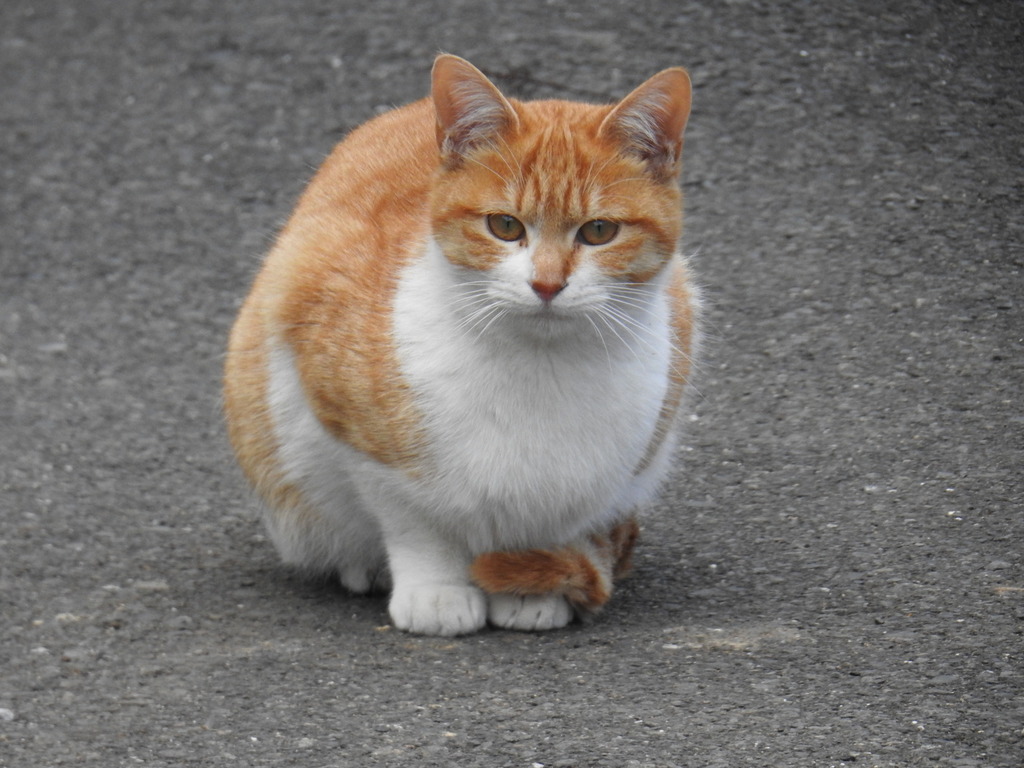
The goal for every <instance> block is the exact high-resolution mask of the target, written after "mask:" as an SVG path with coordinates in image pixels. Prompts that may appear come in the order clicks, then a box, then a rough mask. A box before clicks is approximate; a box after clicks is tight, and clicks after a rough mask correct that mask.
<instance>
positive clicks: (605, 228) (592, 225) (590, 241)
mask: <svg viewBox="0 0 1024 768" xmlns="http://www.w3.org/2000/svg"><path fill="white" fill-rule="evenodd" d="M618 231H619V225H618V224H616V223H615V222H614V221H606V220H605V219H594V220H593V221H588V222H587V223H586V224H584V225H583V226H582V227H580V229H579V232H577V233H576V236H577V237H578V238H579V239H580V242H583V243H586V244H587V245H604V244H605V243H610V242H611V241H612V238H614V237H615V235H616V234H617V233H618Z"/></svg>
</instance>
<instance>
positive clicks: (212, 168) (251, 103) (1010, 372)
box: [0, 0, 1024, 768]
mask: <svg viewBox="0 0 1024 768" xmlns="http://www.w3.org/2000/svg"><path fill="white" fill-rule="evenodd" d="M828 6H829V4H823V3H810V2H795V1H793V2H781V3H770V2H759V1H758V0H750V1H745V0H732V1H730V2H721V3H701V4H698V3H689V2H668V1H667V0H657V1H655V0H635V2H632V3H630V4H628V6H626V5H625V4H619V3H614V2H610V1H609V0H591V2H589V3H587V4H585V5H584V4H578V5H577V4H574V3H565V4H557V3H550V2H544V0H522V1H521V2H517V3H500V4H499V3H473V2H457V1H456V0H429V1H427V2H418V3H406V2H398V1H397V0H378V1H376V2H373V3H365V4H364V3H355V2H347V0H302V1H301V2H284V1H283V0H278V1H277V2H274V1H273V0H254V1H253V2H246V3H240V2H239V3H230V2H217V1H215V0H191V1H186V0H180V1H172V0H155V1H154V2H147V3H123V2H120V1H119V0H108V1H106V2H100V1H99V0H92V1H90V0H87V1H85V2H75V3H60V2H27V1H23V0H5V2H4V3H3V5H2V6H0V175H2V186H0V766H4V768H7V767H8V766H9V767H10V768H15V767H17V768H38V767H39V766H55V765H74V766H104V767H109V766H138V765H144V766H154V767H159V766H166V767H167V768H171V767H172V766H175V767H176V766H198V765H202V766H304V767H309V768H328V767H334V766H364V765H375V766H412V765H417V766H419V765H454V766H516V767H522V768H530V767H531V766H540V765H542V766H657V767H659V768H661V767H662V766H685V767H686V768H713V767H721V768H737V767H743V766H783V767H786V766H800V767H802V766H856V767H857V768H860V767H861V766H865V767H867V766H885V767H886V768H888V767H896V766H899V767H900V768H902V767H904V766H957V767H964V768H966V767H968V766H970V767H976V768H1019V767H1020V766H1021V765H1022V764H1024V730H1022V729H1024V691H1022V688H1024V662H1022V656H1024V638H1022V632H1024V572H1022V568H1024V557H1022V541H1024V515H1022V500H1024V490H1022V487H1021V485H1022V484H1021V479H1022V478H1021V466H1022V454H1024V450H1022V449H1024V438H1022V435H1024V425H1022V421H1024V420H1022V410H1021V394H1022V374H1024V369H1022V360H1024V358H1022V351H1024V344H1022V336H1024V318H1022V312H1021V303H1022V301H1024V278H1022V274H1021V270H1022V263H1024V235H1022V210H1024V207H1022V204H1024V190H1022V181H1021V180H1022V176H1024V175H1022V158H1024V142H1022V138H1021V125H1022V124H1024V103H1022V98H1024V85H1022V83H1024V56H1022V50H1024V45H1022V30H1024V5H1022V4H1020V3H1018V2H1000V1H997V0H992V2H982V3H963V4H959V3H951V2H938V3H936V2H932V1H931V0H906V1H905V2H901V3H882V2H874V1H871V2H864V3H857V4H849V6H848V7H844V8H842V9H835V10H826V8H828ZM439 49H443V50H449V51H452V52H454V53H458V54H460V55H463V56H466V57H468V58H470V59H471V60H472V61H474V62H475V63H477V64H478V65H479V66H481V67H482V68H483V69H484V70H485V71H487V72H488V74H490V75H491V76H492V77H493V78H494V79H495V80H496V81H497V82H498V83H499V84H501V86H502V87H503V88H505V89H507V90H509V91H510V92H512V93H514V94H516V95H518V96H521V97H548V96H560V97H568V98H577V99H587V100H599V101H604V100H609V99H612V98H616V97H619V96H621V95H623V94H624V93H625V92H626V91H627V90H628V89H629V88H631V87H632V86H633V85H634V84H636V83H639V82H640V81H641V80H642V79H644V78H645V77H646V76H648V75H650V74H652V73H653V72H655V71H657V70H658V69H660V68H662V67H666V66H670V65H676V64H682V65H685V66H687V67H689V68H690V70H691V73H692V75H693V79H694V82H695V84H696V91H695V98H694V112H693V117H692V120H691V124H690V126H691V127H690V128H689V132H688V138H687V146H686V152H687V161H686V169H685V183H686V189H687V193H688V219H687V221H688V230H687V235H686V246H687V249H688V250H689V251H692V252H694V253H695V254H696V257H695V263H696V266H697V269H698V271H699V273H700V275H701V279H702V282H703V284H704V286H705V288H706V291H707V295H708V298H709V301H710V311H709V325H708V345H707V346H708V353H707V356H706V359H705V360H704V363H703V367H702V372H701V375H700V380H699V382H698V387H699V390H700V394H699V396H698V397H696V398H695V399H694V401H693V405H692V409H693V416H692V419H691V422H692V423H691V424H690V426H689V432H688V437H687V439H686V441H685V443H686V444H685V445H684V449H683V450H682V451H681V452H680V456H679V469H678V474H677V478H676V481H675V482H674V483H673V485H672V487H671V488H670V489H669V490H668V492H667V493H666V496H665V499H664V502H663V503H662V504H660V505H659V507H658V508H657V509H655V510H652V512H651V513H650V515H649V516H647V518H646V519H645V523H644V539H643V541H642V544H641V549H640V551H639V555H638V568H637V571H636V573H635V575H634V577H633V578H632V579H631V580H630V581H629V582H628V583H627V584H626V585H625V586H624V587H623V589H622V591H621V592H620V593H619V595H618V598H617V600H616V601H615V602H614V604H613V605H612V606H611V607H610V609H609V610H608V611H607V612H606V613H605V614H604V615H603V616H602V617H601V618H600V619H599V620H597V621H596V622H595V623H593V624H591V625H588V626H576V627H572V628H570V629H567V630H565V631H558V632H554V633H551V634H545V635H530V634H516V633H506V632H494V631H490V632H485V633H483V634H480V635H477V636H473V637H469V638H465V639H459V640H438V639H424V638H418V637H411V636H407V635H403V634H400V633H397V632H395V631H394V630H391V629H389V628H388V627H387V613H386V610H385V604H384V602H383V601H381V600H375V599H365V598H353V597H350V596H347V595H346V594H344V593H343V592H341V591H340V590H339V589H336V588H334V587H332V586H331V585H324V584H311V583H308V582H304V581H302V580H301V579H298V578H296V577H294V576H292V575H290V574H289V573H288V572H287V571H286V570H284V569H282V568H281V567H280V566H279V565H278V564H277V561H276V559H275V556H274V553H273V552H272V550H271V547H270V545H269V544H268V542H266V541H265V540H264V538H263V536H262V535H261V532H260V530H259V527H258V526H257V524H256V523H255V522H254V521H253V520H252V519H251V517H250V513H251V510H252V506H253V505H252V503H251V499H250V498H249V496H248V495H247V492H246V490H245V489H244V487H243V484H242V482H241V479H240V477H239V474H238V472H237V471H236V470H235V468H234V466H233V464H232V461H231V459H230V456H229V454H228V451H227V448H226V441H225V439H224V436H223V430H222V426H221V422H220V416H219V412H218V377H219V370H220V365H221V359H222V349H223V346H224V341H225V335H226V333H227V329H228V327H229V324H230V322H231V319H232V317H233V313H234V311H235V309H236V307H237V305H238V302H239V300H240V299H241V297H242V296H243V295H244V293H245V291H246V288H247V284H248V281H249V279H250V278H251V276H252V275H253V273H254V271H255V269H256V266H257V264H258V260H259V258H260V256H261V255H262V253H264V252H265V250H266V248H267V245H268V242H269V238H270V237H271V236H272V235H273V232H274V230H275V229H276V227H277V226H278V225H279V224H280V222H281V221H282V220H283V218H284V217H285V216H286V215H287V214H288V212H289V210H290V208H291V205H292V203H293V202H294V199H295V196H296V195H297V194H298V192H299V191H300V189H301V188H302V186H303V184H304V183H305V181H306V179H307V178H308V177H309V175H310V174H311V171H312V168H313V167H314V166H315V165H316V164H317V163H318V162H319V161H320V159H321V158H322V157H323V156H324V155H325V154H326V153H327V152H328V151H329V149H330V147H331V146H332V145H333V144H334V143H335V142H336V141H337V140H338V139H339V138H340V137H341V136H342V135H343V134H344V133H345V132H346V131H347V130H349V129H350V128H352V127H353V126H355V125H357V124H358V123H360V122H362V121H363V120H365V119H366V118H368V117H369V116H371V115H373V114H374V113H375V112H376V111H378V110H380V109H382V108H384V107H386V106H388V105H393V104H398V103H402V102H405V101H408V100H411V99H413V98H416V97H419V96H420V95H422V94H424V93H425V92H426V88H427V76H428V70H429V67H430V63H431V60H432V58H433V55H434V53H435V52H436V51H437V50H439Z"/></svg>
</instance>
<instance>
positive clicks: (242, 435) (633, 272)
mask: <svg viewBox="0 0 1024 768" xmlns="http://www.w3.org/2000/svg"><path fill="white" fill-rule="evenodd" d="M689 107H690V81H689V78H688V77H687V75H686V73H685V72H684V71H683V70H682V69H667V70H665V71H663V72H661V73H659V74H657V75H655V76H654V77H652V78H651V79H650V80H648V81H646V82H645V83H643V84H642V85H641V86H640V87H639V88H637V89H636V90H634V91H633V92H632V93H630V94H629V95H628V96H627V97H626V98H625V99H624V100H622V101H621V102H619V103H618V104H616V105H611V106H595V105H589V104H579V103H573V102H566V101H534V102H520V101H516V100H513V99H509V98H506V97H505V96H503V95H502V94H501V93H500V92H499V90H498V89H497V88H496V87H495V86H494V85H493V84H492V83H491V82H490V81H489V80H488V79H487V78H486V77H485V76H484V75H483V74H482V73H481V72H480V71H479V70H477V69H476V68H475V67H473V66H472V65H471V64H469V63H468V62H466V61H464V60H463V59H460V58H458V57H455V56H450V55H442V56H439V57H438V58H437V60H436V61H435V63H434V69H433V82H432V92H431V98H428V99H424V100H422V101H419V102H416V103H413V104H410V105H408V106H406V107H402V108H400V109H396V110H393V111H390V112H387V113H385V114H383V115H381V116H379V117H377V118H376V119H374V120H371V121H370V122H368V123H366V124H365V125H363V126H362V127H360V128H358V129H357V130H355V131H354V132H353V133H352V134H351V135H350V136H349V137H348V138H347V139H345V141H343V142H342V143H341V144H340V145H339V146H338V147H337V148H336V149H335V150H334V152H333V154H331V156H330V157H329V158H328V159H327V160H326V162H325V163H324V165H323V167H322V168H321V169H320V170H319V172H318V173H317V174H316V176H315V178H314V179H313V181H312V182H311V184H310V186H309V188H308V189H307V191H306V192H305V193H304V195H303V196H302V198H301V200H300V202H299V204H298V207H297V209H296V211H295V213H294V214H293V216H292V218H291V220H290V221H289V222H288V224H287V225H286V227H285V228H284V230H283V231H282V233H281V234H280V236H279V238H278V240H277V243H276V244H275V246H274V248H273V250H272V251H271V253H270V255H269V256H268V258H267V260H266V262H265V264H264V266H263V268H262V271H261V272H260V274H259V275H258V277H257V278H256V281H255V284H254V286H253V288H252V291H251V293H250V295H249V296H248V298H247V300H246V301H245V304H244V305H243V307H242V309H241V312H240V314H239V316H238V319H237V322H236V324H235V327H234V329H233V331H232V334H231V340H230V345H229V351H228V358H227V366H226V372H225V407H226V412H227V418H228V425H229V432H230V437H231V441H232V444H233V446H234V449H235V452H236V454H237V456H238V460H239V462H240V464H241V466H242V468H243V469H244V471H245V473H246V475H247V476H248V478H249V479H250V481H251V482H252V483H253V485H254V486H255V488H256V489H257V490H258V492H259V493H260V495H261V496H262V497H263V499H264V500H265V502H266V513H265V522H266V525H267V528H268V530H269V533H270V537H271V538H272V540H273V541H274V543H275V545H276V546H277V549H278V550H279V552H280V554H281V555H282V557H283V559H284V560H285V561H286V562H288V563H293V564H296V565H298V566H300V567H303V568H305V569H308V570H312V571H320V572H335V573H337V574H338V576H339V577H340V579H341V582H342V584H343V585H344V586H346V587H347V588H348V589H350V590H352V591H354V592H366V591H369V590H371V589H373V588H374V587H390V589H391V597H390V603H389V610H390V614H391V618H392V621H393V623H394V625H395V626H396V627H399V628H401V629H404V630H408V631H411V632H419V633H424V634H436V635H455V634H461V633H467V632H473V631H475V630H477V629H480V628H481V627H482V626H483V625H484V624H485V623H486V622H487V621H488V620H490V622H491V623H493V624H494V625H497V626H502V627H512V628H519V629H546V628H552V627H558V626H562V625H564V624H566V623H568V622H569V621H570V620H571V619H572V617H573V614H574V610H578V611H586V610H593V609H596V608H597V607H599V606H600V604H601V603H603V602H604V600H606V599H607V596H608V594H609V593H610V583H611V577H612V574H613V573H614V572H616V571H619V570H621V569H622V567H623V566H624V563H625V562H626V561H628V558H629V553H630V550H631V549H632V542H633V539H634V537H635V523H633V520H632V515H633V513H634V512H635V510H636V509H637V508H638V507H639V506H641V505H643V504H644V503H645V502H648V501H649V500H651V499H652V497H653V496H654V495H655V494H656V492H657V490H658V487H659V484H660V483H661V481H662V480H663V478H664V476H665V474H666V472H667V470H668V468H669V464H670V457H671V455H672V450H673V444H674V439H673V437H674V431H675V422H676V414H677V411H678V410H679V403H680V399H681V397H682V394H683V390H684V388H685V384H686V380H687V377H688V375H689V370H690V363H691V357H692V355H693V349H694V344H695V334H696V329H695V314H696V309H697V298H696V292H695V289H694V288H693V287H692V285H691V282H690V278H689V274H688V271H687V266H686V264H685V261H684V259H683V258H682V257H681V255H680V253H679V250H678V244H679V239H680V235H681V228H682V200H681V192H680V188H679V181H678V176H679V171H680V152H681V149H682V141H683V129H684V127H685V124H686V120H687V117H688V114H689ZM474 561H475V562H474ZM588 568H590V571H588V570H587V569H588ZM574 569H576V570H575V571H574ZM588 573H589V574H590V575H589V576H588V575H587V574H588Z"/></svg>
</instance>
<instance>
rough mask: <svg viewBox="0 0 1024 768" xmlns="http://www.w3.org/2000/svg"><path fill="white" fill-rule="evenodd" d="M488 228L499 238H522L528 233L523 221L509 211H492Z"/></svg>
mask: <svg viewBox="0 0 1024 768" xmlns="http://www.w3.org/2000/svg"><path fill="white" fill-rule="evenodd" d="M487 228H488V229H489V230H491V234H492V235H494V236H495V237H496V238H498V239H499V240H508V241H509V242H512V241H514V240H521V239H522V238H523V235H525V234H526V227H524V226H523V222H521V221H520V220H519V219H517V218H516V217H515V216H509V215H508V214H507V213H492V214H491V215H490V216H488V217H487Z"/></svg>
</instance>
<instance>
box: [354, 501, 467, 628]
mask: <svg viewBox="0 0 1024 768" xmlns="http://www.w3.org/2000/svg"><path fill="white" fill-rule="evenodd" d="M363 490H364V493H365V498H366V501H367V505H368V507H369V508H371V509H373V511H374V514H375V516H376V517H377V519H378V521H379V523H380V527H381V530H382V531H383V540H384V547H385V549H386V550H387V557H388V566H389V570H390V573H391V579H392V588H391V599H390V601H389V603H388V612H389V613H390V615H391V620H392V622H393V623H394V626H395V627H397V628H398V629H401V630H404V631H407V632H414V633H417V634H422V635H443V636H453V635H464V634H468V633H470V632H476V631H477V630H479V629H481V628H482V627H483V626H484V625H485V624H486V622H487V601H486V599H485V597H484V594H483V592H482V591H481V590H480V589H479V588H478V587H476V586H474V585H472V584H471V583H470V581H469V563H470V559H471V558H470V555H469V552H468V550H467V548H466V546H465V544H464V543H462V542H460V541H458V540H456V539H455V538H452V537H450V536H445V534H444V532H443V530H442V529H441V528H440V527H439V526H438V524H437V521H436V520H435V519H434V518H433V517H432V515H431V514H430V512H429V511H427V510H424V509H422V508H421V507H419V506H418V505H417V504H416V502H415V498H414V493H413V492H411V491H403V490H399V489H397V488H396V486H395V485H394V484H393V483H390V482H387V481H385V482H380V483H373V484H372V485H371V483H365V484H364V486H363Z"/></svg>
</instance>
